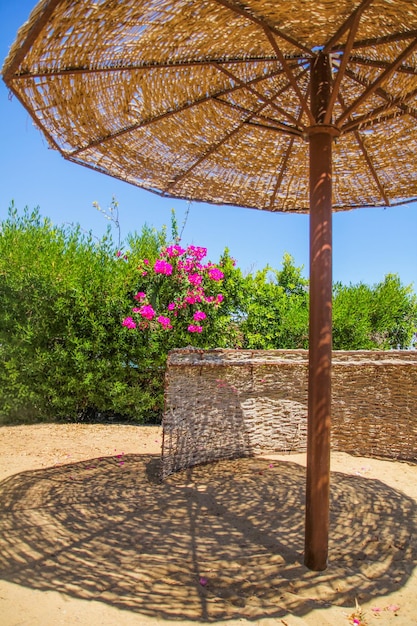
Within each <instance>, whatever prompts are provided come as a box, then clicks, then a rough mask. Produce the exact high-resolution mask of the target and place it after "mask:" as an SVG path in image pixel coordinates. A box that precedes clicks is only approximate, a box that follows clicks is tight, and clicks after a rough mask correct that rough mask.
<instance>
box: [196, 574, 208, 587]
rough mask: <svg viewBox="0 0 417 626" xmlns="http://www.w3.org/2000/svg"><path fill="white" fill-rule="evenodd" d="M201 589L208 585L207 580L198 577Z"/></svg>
mask: <svg viewBox="0 0 417 626" xmlns="http://www.w3.org/2000/svg"><path fill="white" fill-rule="evenodd" d="M198 582H199V583H200V585H201V586H202V587H205V586H206V585H207V584H208V579H207V578H206V577H205V576H200V579H199V581H198Z"/></svg>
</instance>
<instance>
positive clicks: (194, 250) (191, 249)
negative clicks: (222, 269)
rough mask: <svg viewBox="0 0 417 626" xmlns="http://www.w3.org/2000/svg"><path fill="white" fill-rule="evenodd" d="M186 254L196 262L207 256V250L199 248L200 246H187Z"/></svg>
mask: <svg viewBox="0 0 417 626" xmlns="http://www.w3.org/2000/svg"><path fill="white" fill-rule="evenodd" d="M187 254H189V255H190V256H192V257H194V259H195V260H196V261H201V259H204V257H205V256H206V254H207V248H201V247H200V246H188V248H187Z"/></svg>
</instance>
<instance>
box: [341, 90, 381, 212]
mask: <svg viewBox="0 0 417 626" xmlns="http://www.w3.org/2000/svg"><path fill="white" fill-rule="evenodd" d="M338 100H339V103H340V105H341V107H342V109H344V110H345V111H346V110H347V109H346V105H345V103H344V100H343V97H342V95H341V94H339V98H338ZM349 117H350V116H349ZM354 135H355V139H356V141H357V142H358V144H359V147H360V149H361V151H362V154H363V156H364V159H365V161H366V164H367V166H368V169H369V170H370V172H371V175H372V178H373V179H374V181H375V183H376V185H377V187H378V190H379V193H380V194H381V197H382V199H383V201H384V203H385V205H387V206H389V204H390V202H389V198H388V196H387V195H386V193H385V190H384V187H383V185H382V183H381V181H380V180H379V176H378V173H377V171H376V169H375V167H374V165H373V163H372V160H371V157H370V156H369V153H368V150H367V149H366V146H365V144H364V142H363V139H362V137H361V136H360V134H359V131H358V130H355V131H354Z"/></svg>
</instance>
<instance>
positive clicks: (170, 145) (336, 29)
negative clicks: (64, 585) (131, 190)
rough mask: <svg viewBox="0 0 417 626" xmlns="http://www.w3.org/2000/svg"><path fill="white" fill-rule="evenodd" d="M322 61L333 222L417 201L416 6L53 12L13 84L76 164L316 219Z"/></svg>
mask: <svg viewBox="0 0 417 626" xmlns="http://www.w3.org/2000/svg"><path fill="white" fill-rule="evenodd" d="M319 52H320V53H328V54H330V55H331V62H332V72H333V73H332V76H333V93H332V99H331V103H330V106H329V109H328V112H327V119H326V122H327V124H332V125H334V133H335V135H338V137H337V139H336V141H335V146H334V161H333V181H334V184H333V208H334V209H335V210H341V209H348V208H352V207H361V206H378V205H381V206H386V205H389V204H392V205H395V204H399V203H403V202H404V201H406V200H415V199H416V198H417V171H416V168H415V167H414V160H415V154H416V152H417V150H416V148H417V129H416V118H417V100H416V99H417V4H416V3H415V2H410V1H409V0H361V1H360V0H356V1H353V0H337V1H336V0H322V1H316V2H313V1H311V0H286V2H277V1H275V0H245V2H238V1H237V0H205V1H204V2H203V1H200V2H196V1H190V0H176V1H175V2H172V0H148V1H146V2H145V1H141V0H134V1H132V0H130V1H129V0H126V1H124V2H114V1H107V2H101V1H92V0H77V1H70V0H43V1H42V2H40V3H39V5H38V6H37V7H36V8H35V9H34V11H33V13H32V15H31V17H30V19H29V21H28V23H27V24H25V25H24V26H23V27H22V28H21V30H20V31H19V34H18V37H17V40H16V42H15V44H14V45H13V47H12V48H11V50H10V53H9V55H8V58H7V59H6V61H5V65H4V68H3V72H4V79H5V82H6V84H7V85H8V86H9V88H10V89H11V90H12V92H13V93H14V94H15V95H16V96H17V97H18V98H19V99H20V100H21V102H22V103H23V105H24V106H25V107H26V108H27V109H28V110H29V112H30V114H31V115H32V117H33V119H34V120H35V122H36V123H37V124H38V125H39V126H40V128H41V129H42V130H43V132H44V133H45V135H46V136H47V137H48V140H49V142H50V144H51V146H52V147H54V148H56V149H58V150H59V151H60V152H61V154H62V155H63V156H64V157H65V158H66V159H69V160H70V161H74V162H76V163H80V164H83V165H86V166H88V167H91V168H93V169H95V170H98V171H100V172H104V173H106V174H110V175H112V176H115V177H117V178H120V179H123V180H125V181H128V182H130V183H133V184H135V185H138V186H140V187H143V188H145V189H148V190H150V191H154V192H157V193H160V194H162V195H165V196H171V197H177V198H190V199H197V200H203V201H206V202H211V203H220V204H234V205H240V206H247V207H254V208H258V209H266V210H270V211H294V212H307V211H308V206H309V198H308V189H309V185H308V175H309V172H308V136H309V133H310V132H311V128H312V127H314V124H315V122H314V119H312V117H311V113H310V105H309V99H310V67H311V64H312V63H313V62H314V59H315V57H316V55H317V53H319Z"/></svg>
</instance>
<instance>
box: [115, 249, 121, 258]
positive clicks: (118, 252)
mask: <svg viewBox="0 0 417 626" xmlns="http://www.w3.org/2000/svg"><path fill="white" fill-rule="evenodd" d="M116 256H117V258H119V257H120V256H122V253H121V252H120V250H118V251H117V252H116Z"/></svg>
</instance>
